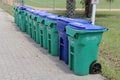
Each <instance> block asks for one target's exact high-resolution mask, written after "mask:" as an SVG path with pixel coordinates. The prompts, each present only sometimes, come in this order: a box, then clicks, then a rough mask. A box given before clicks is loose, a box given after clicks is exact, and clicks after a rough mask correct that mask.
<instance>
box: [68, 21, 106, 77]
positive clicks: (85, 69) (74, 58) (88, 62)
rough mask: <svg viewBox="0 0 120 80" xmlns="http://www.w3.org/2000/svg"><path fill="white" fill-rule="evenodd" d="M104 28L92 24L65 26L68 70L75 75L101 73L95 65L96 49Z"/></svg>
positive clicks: (97, 64) (99, 66) (98, 66)
mask: <svg viewBox="0 0 120 80" xmlns="http://www.w3.org/2000/svg"><path fill="white" fill-rule="evenodd" d="M105 31H107V29H106V28H104V27H100V26H95V25H92V24H80V23H76V22H75V23H70V24H69V25H67V26H66V33H67V34H68V41H69V68H70V69H71V70H73V71H74V73H75V74H77V75H87V74H89V73H92V74H96V73H100V72H101V65H100V64H99V63H97V62H96V61H97V57H98V47H99V44H100V42H101V38H102V34H103V32H105Z"/></svg>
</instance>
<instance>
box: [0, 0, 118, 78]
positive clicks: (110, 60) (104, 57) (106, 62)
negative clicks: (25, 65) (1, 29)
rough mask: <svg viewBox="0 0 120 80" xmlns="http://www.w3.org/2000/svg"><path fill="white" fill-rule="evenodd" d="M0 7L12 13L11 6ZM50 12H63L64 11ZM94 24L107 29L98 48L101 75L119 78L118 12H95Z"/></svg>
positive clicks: (0, 5)
mask: <svg viewBox="0 0 120 80" xmlns="http://www.w3.org/2000/svg"><path fill="white" fill-rule="evenodd" d="M30 1H31V0H30ZM0 7H1V8H2V9H4V10H5V11H6V12H8V13H9V14H11V15H13V10H12V9H11V8H8V7H6V6H4V5H2V4H1V3H0ZM51 12H52V13H56V14H61V15H64V14H65V11H51ZM77 13H78V12H77ZM96 24H97V25H101V26H106V27H107V28H108V29H109V30H108V31H107V32H105V33H104V34H103V38H102V42H101V44H100V49H99V60H98V61H99V62H100V63H101V64H102V75H103V76H105V77H107V78H108V79H109V80H120V12H97V17H96Z"/></svg>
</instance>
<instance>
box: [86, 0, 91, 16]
mask: <svg viewBox="0 0 120 80" xmlns="http://www.w3.org/2000/svg"><path fill="white" fill-rule="evenodd" d="M91 13H92V5H91V0H85V17H91Z"/></svg>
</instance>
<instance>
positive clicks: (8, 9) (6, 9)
mask: <svg viewBox="0 0 120 80" xmlns="http://www.w3.org/2000/svg"><path fill="white" fill-rule="evenodd" d="M0 8H2V9H4V11H6V12H7V13H9V14H10V15H12V16H13V15H14V13H13V8H12V7H11V6H8V5H4V4H2V3H1V2H0Z"/></svg>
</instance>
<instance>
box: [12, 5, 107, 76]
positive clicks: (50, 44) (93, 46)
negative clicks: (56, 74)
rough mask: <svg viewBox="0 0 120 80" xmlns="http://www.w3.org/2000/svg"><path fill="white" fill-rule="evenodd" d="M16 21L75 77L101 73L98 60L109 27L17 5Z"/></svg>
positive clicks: (15, 10) (15, 7) (15, 9)
mask: <svg viewBox="0 0 120 80" xmlns="http://www.w3.org/2000/svg"><path fill="white" fill-rule="evenodd" d="M14 18H15V19H14V20H15V23H16V25H17V26H18V27H19V28H20V30H21V31H22V32H26V33H27V34H29V35H30V36H31V38H32V39H34V40H35V42H36V43H38V44H40V46H41V47H43V48H45V49H47V50H48V52H49V53H50V54H51V55H53V56H59V59H60V60H63V61H64V62H65V63H66V64H67V65H68V67H69V69H70V70H73V71H74V73H75V74H77V75H88V74H89V73H92V74H97V73H100V72H101V64H100V63H97V62H96V61H97V56H98V47H99V44H100V42H101V38H102V34H103V32H105V31H107V28H104V27H101V26H96V25H92V24H91V21H88V20H83V19H71V18H66V17H63V16H59V15H56V14H52V13H48V12H46V11H43V10H36V9H33V8H30V7H27V6H14Z"/></svg>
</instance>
